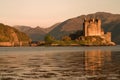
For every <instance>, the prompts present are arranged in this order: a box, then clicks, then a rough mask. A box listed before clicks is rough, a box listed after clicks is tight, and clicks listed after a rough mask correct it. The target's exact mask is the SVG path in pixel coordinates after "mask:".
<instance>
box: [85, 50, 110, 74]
mask: <svg viewBox="0 0 120 80" xmlns="http://www.w3.org/2000/svg"><path fill="white" fill-rule="evenodd" d="M110 61H111V51H101V50H91V51H85V70H86V71H87V73H89V75H95V74H99V73H100V71H101V70H102V67H103V66H104V63H108V62H110Z"/></svg>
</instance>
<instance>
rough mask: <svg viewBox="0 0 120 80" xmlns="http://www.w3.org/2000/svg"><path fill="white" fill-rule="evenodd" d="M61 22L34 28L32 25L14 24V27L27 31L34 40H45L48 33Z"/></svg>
mask: <svg viewBox="0 0 120 80" xmlns="http://www.w3.org/2000/svg"><path fill="white" fill-rule="evenodd" d="M58 24H59V23H56V24H55V25H53V26H51V27H49V28H41V27H39V26H37V27H35V28H32V27H30V26H14V28H16V29H18V30H19V31H21V32H24V33H26V34H27V35H28V36H29V37H30V38H31V39H32V40H33V41H39V40H44V37H45V35H46V34H48V33H49V32H50V31H51V30H52V29H54V28H55V27H56V26H57V25H58Z"/></svg>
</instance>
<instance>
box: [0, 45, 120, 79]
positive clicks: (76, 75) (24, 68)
mask: <svg viewBox="0 0 120 80" xmlns="http://www.w3.org/2000/svg"><path fill="white" fill-rule="evenodd" d="M0 80H120V46H119V45H118V46H96V47H85V46H84V47H44V46H43V47H0Z"/></svg>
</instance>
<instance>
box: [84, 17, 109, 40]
mask: <svg viewBox="0 0 120 80" xmlns="http://www.w3.org/2000/svg"><path fill="white" fill-rule="evenodd" d="M83 34H84V36H100V37H101V38H103V39H105V40H106V41H108V42H111V32H107V33H106V34H104V30H103V29H102V28H101V20H100V19H84V23H83Z"/></svg>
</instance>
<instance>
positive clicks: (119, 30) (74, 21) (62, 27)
mask: <svg viewBox="0 0 120 80" xmlns="http://www.w3.org/2000/svg"><path fill="white" fill-rule="evenodd" d="M85 17H86V18H99V19H101V21H102V28H103V29H104V31H105V32H112V41H114V42H115V43H117V44H120V35H119V34H120V14H111V13H107V12H97V13H93V14H88V15H81V16H78V17H75V18H71V19H68V20H66V21H64V22H61V23H57V24H55V25H53V26H51V27H49V28H40V27H36V28H31V27H28V26H17V27H15V28H17V29H18V30H20V31H22V32H24V33H26V34H27V35H28V36H29V37H31V39H32V40H34V41H38V40H44V37H45V35H46V34H50V35H52V36H54V37H55V38H56V39H61V38H62V37H63V36H65V35H69V34H71V33H74V32H76V31H78V30H82V29H83V20H84V18H85Z"/></svg>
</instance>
